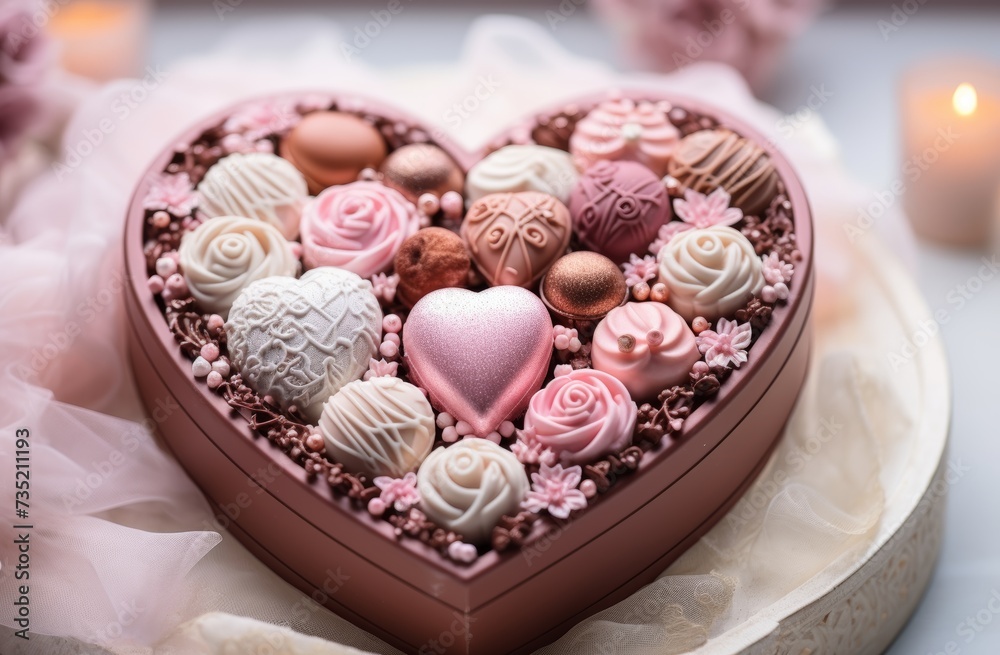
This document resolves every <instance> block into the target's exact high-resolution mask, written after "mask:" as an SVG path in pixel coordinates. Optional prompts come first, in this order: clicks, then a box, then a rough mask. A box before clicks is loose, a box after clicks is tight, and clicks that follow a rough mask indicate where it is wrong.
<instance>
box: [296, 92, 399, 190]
mask: <svg viewBox="0 0 1000 655" xmlns="http://www.w3.org/2000/svg"><path fill="white" fill-rule="evenodd" d="M385 151H386V145H385V140H384V139H383V138H382V135H381V134H379V131H378V130H377V129H375V127H374V126H373V125H372V124H371V123H369V122H367V121H365V120H364V119H362V118H358V117H357V116H354V115H353V114H345V113H343V112H339V111H315V112H313V113H311V114H308V115H306V116H304V117H303V118H302V120H301V121H299V124H298V125H296V126H295V127H294V128H292V130H291V132H289V133H288V135H287V136H285V138H284V139H282V141H281V149H280V154H281V156H282V157H284V158H285V159H287V160H288V161H290V162H292V164H294V165H295V167H296V168H297V169H299V172H300V173H302V175H303V176H304V177H305V178H306V181H307V182H308V183H309V192H310V193H312V194H317V193H319V192H320V191H322V190H323V189H325V188H327V187H331V186H334V185H337V184H347V183H348V182H353V181H355V180H356V179H358V174H359V173H361V171H362V170H364V169H365V168H376V167H378V165H379V164H381V163H382V160H383V159H384V158H385Z"/></svg>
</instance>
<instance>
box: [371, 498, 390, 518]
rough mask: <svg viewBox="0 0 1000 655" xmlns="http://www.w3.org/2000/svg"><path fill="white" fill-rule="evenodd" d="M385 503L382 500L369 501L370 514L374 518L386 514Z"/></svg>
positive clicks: (373, 499)
mask: <svg viewBox="0 0 1000 655" xmlns="http://www.w3.org/2000/svg"><path fill="white" fill-rule="evenodd" d="M385 509H386V507H385V501H384V500H382V499H381V498H372V499H371V500H369V501H368V513H369V514H371V515H372V516H382V515H383V514H385Z"/></svg>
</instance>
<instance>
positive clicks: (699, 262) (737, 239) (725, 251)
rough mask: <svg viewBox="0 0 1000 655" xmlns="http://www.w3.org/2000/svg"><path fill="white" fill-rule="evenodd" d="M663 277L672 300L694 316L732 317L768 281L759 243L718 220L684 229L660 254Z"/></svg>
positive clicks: (678, 309)
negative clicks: (758, 250) (758, 254)
mask: <svg viewBox="0 0 1000 655" xmlns="http://www.w3.org/2000/svg"><path fill="white" fill-rule="evenodd" d="M657 260H658V261H659V281H660V282H662V283H664V284H666V285H667V288H668V289H669V297H668V299H667V304H669V305H670V306H671V307H672V308H673V309H674V311H676V312H677V313H678V314H680V315H681V316H683V317H684V318H685V319H687V320H688V322H690V321H692V320H694V318H695V317H696V316H702V317H704V318H706V319H708V321H710V322H712V321H715V319H717V318H719V317H721V316H725V317H727V318H731V317H732V315H733V314H734V313H735V312H736V310H737V309H739V308H740V307H742V306H743V305H745V304H746V303H747V301H749V300H750V298H751V297H753V295H754V294H755V293H758V292H759V291H760V290H761V288H763V286H764V273H763V266H762V264H761V260H760V257H758V256H757V253H756V252H754V248H753V244H751V243H750V241H749V240H748V239H747V238H746V237H745V236H743V235H742V234H740V232H739V231H737V230H734V229H733V228H731V227H726V226H723V225H716V226H714V227H708V228H704V229H696V230H687V231H686V232H681V233H679V234H678V235H677V236H675V237H674V238H673V239H671V240H670V243H668V244H667V245H665V246H664V247H663V249H662V250H661V251H660V254H659V256H658V257H657Z"/></svg>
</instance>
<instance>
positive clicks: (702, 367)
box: [691, 361, 709, 375]
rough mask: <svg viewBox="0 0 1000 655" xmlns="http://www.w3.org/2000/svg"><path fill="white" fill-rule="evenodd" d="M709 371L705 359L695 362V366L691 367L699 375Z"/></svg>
mask: <svg viewBox="0 0 1000 655" xmlns="http://www.w3.org/2000/svg"><path fill="white" fill-rule="evenodd" d="M708 371H709V368H708V363H707V362H704V361H697V362H695V363H694V366H692V367H691V372H692V373H697V374H699V375H705V374H706V373H708Z"/></svg>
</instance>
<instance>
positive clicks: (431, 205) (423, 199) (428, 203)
mask: <svg viewBox="0 0 1000 655" xmlns="http://www.w3.org/2000/svg"><path fill="white" fill-rule="evenodd" d="M417 208H418V209H419V210H420V211H421V212H423V214H424V215H425V216H433V215H434V214H436V213H438V210H439V209H441V201H440V200H438V197H437V196H436V195H434V194H433V193H425V194H423V195H421V196H420V197H419V198H417Z"/></svg>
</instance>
